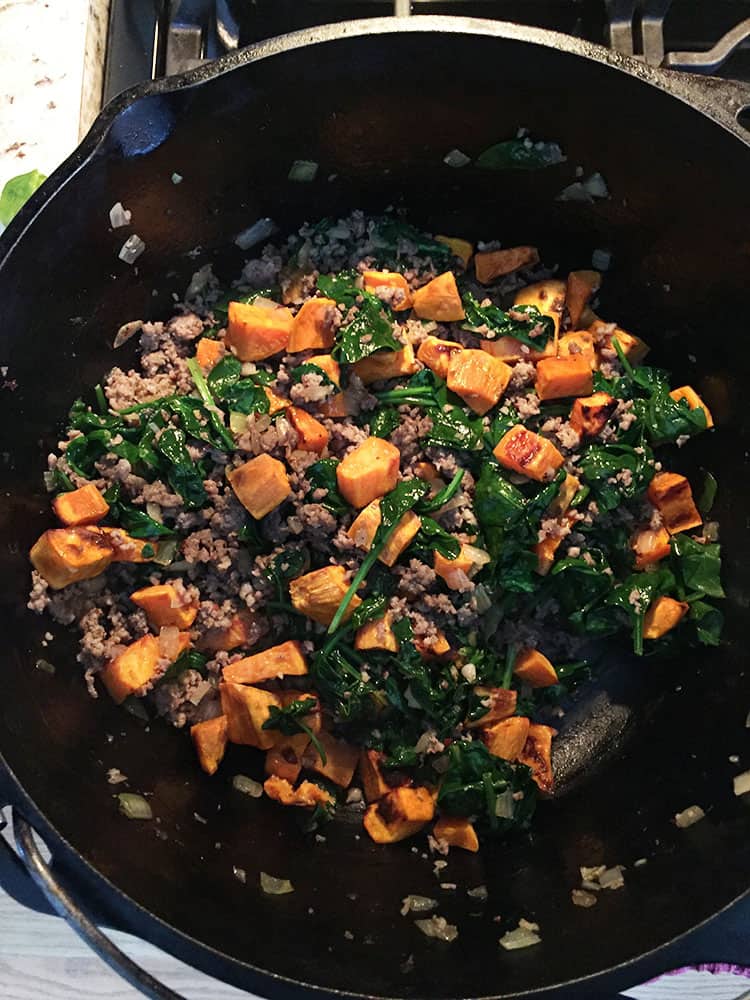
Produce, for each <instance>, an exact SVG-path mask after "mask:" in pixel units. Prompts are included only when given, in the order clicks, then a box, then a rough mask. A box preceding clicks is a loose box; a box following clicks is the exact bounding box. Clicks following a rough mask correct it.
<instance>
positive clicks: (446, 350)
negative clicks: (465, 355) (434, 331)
mask: <svg viewBox="0 0 750 1000" xmlns="http://www.w3.org/2000/svg"><path fill="white" fill-rule="evenodd" d="M462 350H463V347H462V346H461V345H460V344H458V343H456V341H455V340H441V339H440V338H439V337H425V339H424V340H423V341H422V343H421V344H420V345H419V349H418V350H417V358H418V359H419V361H421V362H422V364H423V365H426V366H427V367H428V368H429V369H430V370H431V371H433V372H435V374H436V375H437V376H438V378H442V379H447V378H448V365H449V363H450V359H451V358H452V357H453V355H454V354H459V353H460V352H461V351H462Z"/></svg>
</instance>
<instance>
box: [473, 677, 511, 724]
mask: <svg viewBox="0 0 750 1000" xmlns="http://www.w3.org/2000/svg"><path fill="white" fill-rule="evenodd" d="M474 694H475V695H476V697H477V698H480V699H481V700H482V702H483V703H485V704H486V706H487V711H486V712H485V713H484V715H482V716H481V717H480V718H478V719H474V720H472V721H467V722H466V723H465V725H466V727H467V728H468V729H475V728H476V727H477V726H489V725H491V724H492V723H495V722H499V721H500V720H501V719H507V718H508V717H509V716H511V715H513V713H514V712H515V710H516V702H517V701H518V693H517V692H516V691H513V690H512V689H511V688H500V687H485V686H484V685H481V684H478V685H477V686H476V687H475V688H474Z"/></svg>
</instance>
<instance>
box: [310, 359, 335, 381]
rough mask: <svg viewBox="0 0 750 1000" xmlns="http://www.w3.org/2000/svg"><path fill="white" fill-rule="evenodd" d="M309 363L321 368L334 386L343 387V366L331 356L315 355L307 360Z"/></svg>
mask: <svg viewBox="0 0 750 1000" xmlns="http://www.w3.org/2000/svg"><path fill="white" fill-rule="evenodd" d="M307 363H308V365H315V367H316V368H320V370H321V371H322V372H324V373H325V374H326V375H327V376H328V378H329V379H330V380H331V382H333V384H334V385H336V386H340V385H341V365H340V364H339V363H338V361H336V359H335V358H334V357H333V356H332V355H331V354H315V355H313V357H311V358H308V359H307Z"/></svg>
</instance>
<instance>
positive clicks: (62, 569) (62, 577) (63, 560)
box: [29, 528, 114, 590]
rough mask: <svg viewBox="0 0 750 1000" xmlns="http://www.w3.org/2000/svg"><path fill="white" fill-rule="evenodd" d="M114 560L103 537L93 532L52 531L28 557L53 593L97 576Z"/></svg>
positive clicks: (87, 529) (36, 545)
mask: <svg viewBox="0 0 750 1000" xmlns="http://www.w3.org/2000/svg"><path fill="white" fill-rule="evenodd" d="M113 556H114V552H113V551H112V546H111V545H110V544H109V542H108V541H107V538H106V536H103V535H102V534H101V533H100V532H99V531H97V529H96V528H93V529H92V528H51V529H50V530H49V531H45V532H44V534H43V535H42V536H41V537H40V538H39V539H38V540H37V541H36V542H35V543H34V545H33V546H32V549H31V552H30V554H29V557H30V559H31V562H32V564H33V566H34V569H35V570H36V571H37V573H39V574H40V576H43V577H44V579H45V580H46V581H47V583H48V584H49V585H50V587H52V589H53V590H62V588H63V587H67V586H68V584H70V583H78V582H79V581H80V580H90V579H91V578H92V577H94V576H99V574H100V573H103V572H104V570H105V569H106V568H107V566H109V564H110V563H111V562H112V558H113Z"/></svg>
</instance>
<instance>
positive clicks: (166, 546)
mask: <svg viewBox="0 0 750 1000" xmlns="http://www.w3.org/2000/svg"><path fill="white" fill-rule="evenodd" d="M177 546H178V542H177V539H176V538H167V539H165V541H163V542H159V548H158V550H157V553H156V555H155V556H154V562H155V563H157V564H158V565H159V566H169V564H170V563H171V562H172V561H173V560H174V557H175V556H176V555H177Z"/></svg>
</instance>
